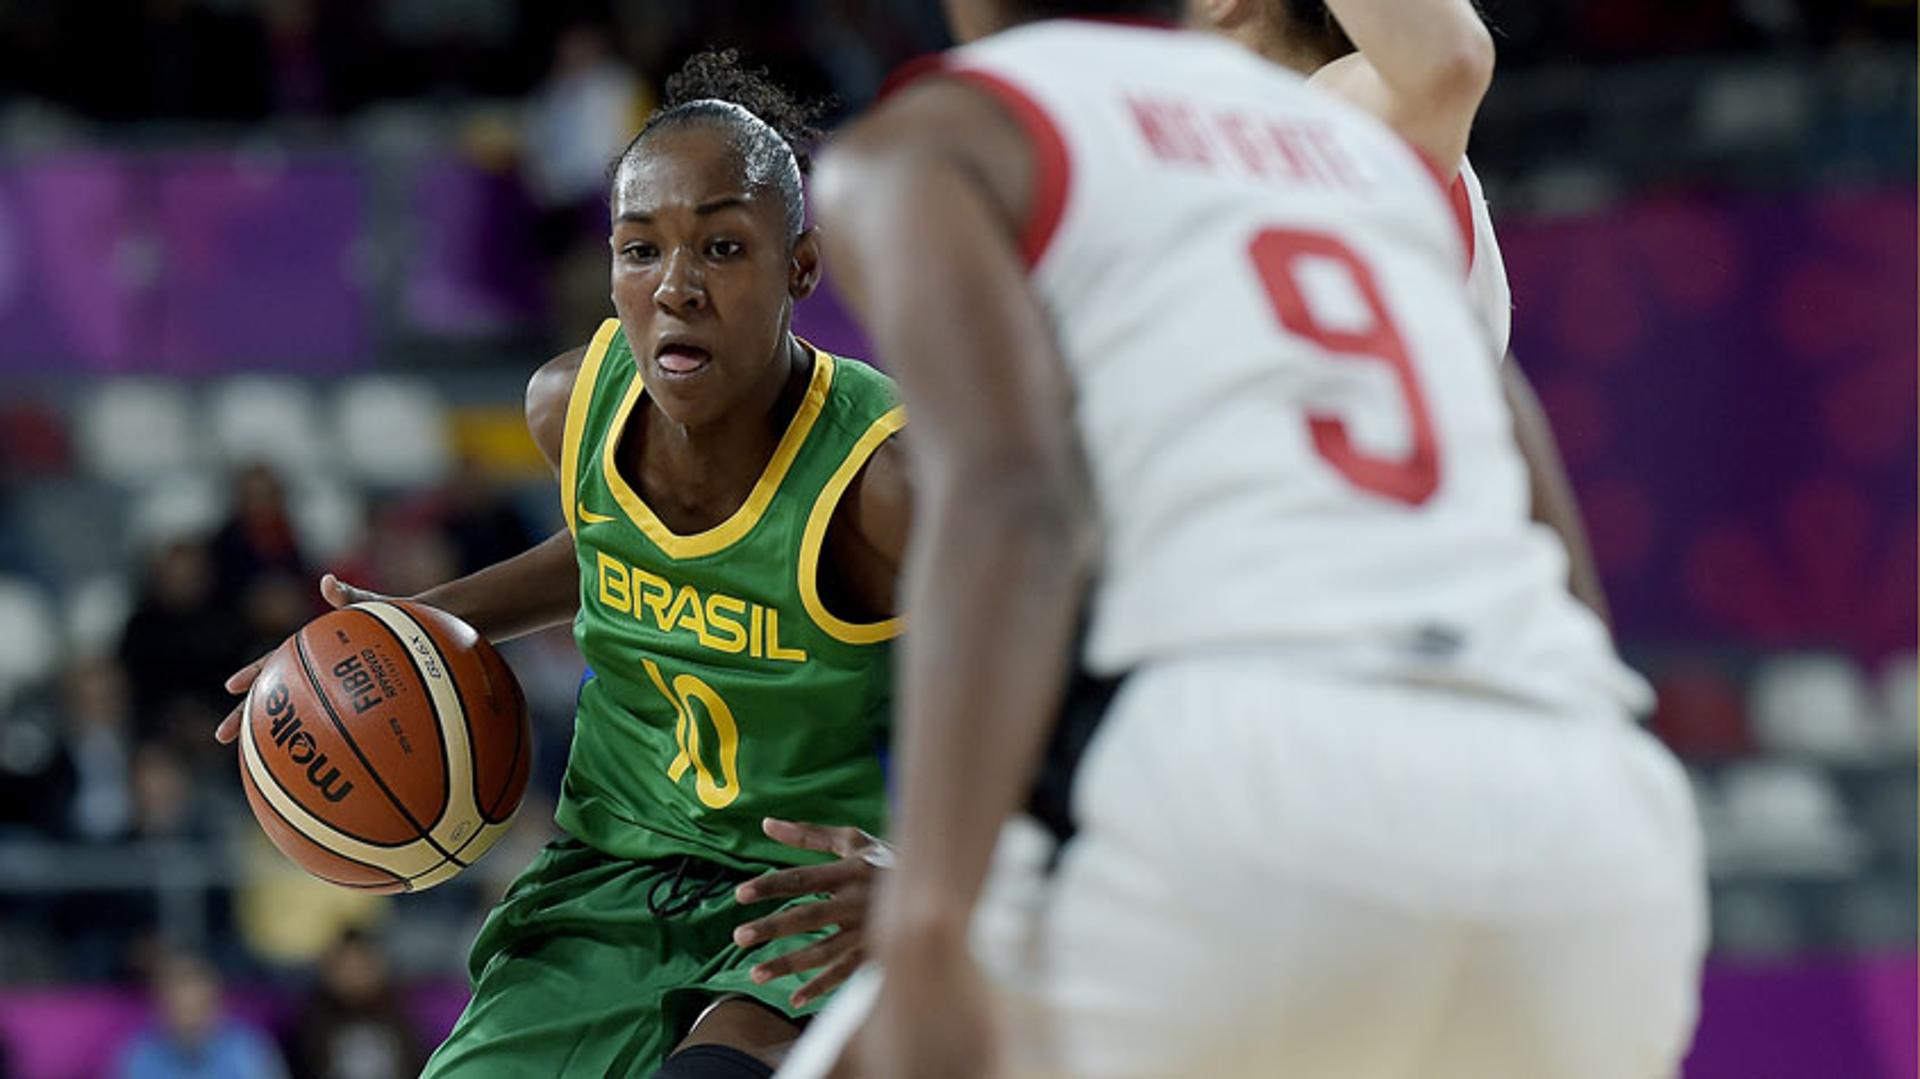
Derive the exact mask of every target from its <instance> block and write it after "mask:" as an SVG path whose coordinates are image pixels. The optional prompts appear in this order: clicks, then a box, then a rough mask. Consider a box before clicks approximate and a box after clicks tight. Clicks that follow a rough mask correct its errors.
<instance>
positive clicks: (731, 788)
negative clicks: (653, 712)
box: [641, 659, 740, 809]
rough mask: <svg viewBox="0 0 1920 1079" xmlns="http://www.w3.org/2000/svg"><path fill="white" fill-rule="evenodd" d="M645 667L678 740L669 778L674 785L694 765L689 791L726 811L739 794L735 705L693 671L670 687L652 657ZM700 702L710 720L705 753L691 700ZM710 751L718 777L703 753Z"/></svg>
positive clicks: (713, 806) (738, 733) (706, 803)
mask: <svg viewBox="0 0 1920 1079" xmlns="http://www.w3.org/2000/svg"><path fill="white" fill-rule="evenodd" d="M641 663H643V664H644V665H645V666H646V668H647V677H649V678H651V679H653V687H654V688H655V689H657V690H659V691H660V695H661V696H663V697H665V698H666V699H667V700H668V701H669V702H671V703H672V704H673V710H674V716H675V718H674V724H673V739H674V741H675V742H676V743H678V744H679V749H680V752H679V753H678V754H677V755H676V756H675V757H674V758H673V762H672V763H671V764H668V765H667V778H668V779H670V780H672V781H674V782H675V783H678V782H680V777H681V776H683V775H686V774H687V769H688V768H689V767H691V768H692V769H693V792H694V793H695V794H697V795H699V796H700V804H701V805H704V806H706V807H707V808H708V809H725V808H726V807H727V806H729V805H732V804H733V800H734V799H735V798H738V797H740V765H739V760H740V725H739V724H737V723H735V722H734V720H733V709H731V708H728V707H727V702H726V701H725V700H724V699H723V698H722V697H721V696H720V694H719V692H718V691H717V690H715V689H714V688H713V687H712V686H710V685H708V684H707V683H705V682H703V681H701V680H700V679H699V678H698V677H696V676H694V675H691V674H682V675H676V676H674V679H673V684H672V686H671V688H669V686H668V684H667V680H666V678H665V676H663V675H662V674H661V673H660V668H659V666H658V665H657V664H655V663H654V662H653V661H652V660H650V659H645V660H641ZM695 701H698V702H700V706H701V707H700V710H701V711H704V712H706V714H707V718H708V719H709V720H711V721H712V724H713V734H714V741H715V743H716V744H715V745H714V746H713V747H712V748H711V749H707V750H705V751H704V752H703V747H702V745H701V743H702V741H703V739H702V737H701V734H700V718H699V716H698V715H696V714H695V712H694V707H693V705H694V702H695ZM708 753H711V754H712V755H713V756H714V757H716V758H718V760H719V762H720V775H719V777H718V778H716V777H715V776H714V774H713V772H712V770H711V769H709V768H708V767H707V759H706V758H707V754H708Z"/></svg>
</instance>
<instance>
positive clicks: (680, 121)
mask: <svg viewBox="0 0 1920 1079" xmlns="http://www.w3.org/2000/svg"><path fill="white" fill-rule="evenodd" d="M823 104H824V103H821V102H806V103H803V102H801V101H800V100H798V99H797V98H795V97H794V96H793V95H792V94H790V93H788V92H787V91H786V89H785V88H783V87H782V86H780V84H778V83H776V82H774V81H773V79H772V78H771V77H770V76H768V74H767V72H766V70H765V69H764V68H749V67H747V66H745V65H744V64H743V63H742V62H741V60H740V52H739V50H737V49H708V50H707V51H705V52H701V53H698V54H696V55H695V56H694V57H693V58H692V59H689V60H688V61H687V62H686V64H685V65H683V66H682V67H681V68H680V70H679V71H677V72H675V73H674V74H673V75H672V76H671V77H670V78H668V79H667V85H666V96H665V99H664V101H663V102H662V104H661V108H660V109H659V111H657V112H655V113H654V114H653V115H652V116H650V117H648V119H647V122H646V124H645V126H643V127H641V129H640V133H639V134H638V135H635V136H634V137H633V141H632V142H630V143H628V144H627V148H626V149H625V150H623V151H621V153H620V156H619V157H618V158H617V159H615V161H614V163H613V165H612V167H611V168H609V169H608V170H607V179H608V183H609V185H611V184H612V183H613V182H614V181H615V180H617V179H618V177H619V175H620V172H621V170H622V169H624V168H625V167H626V165H627V163H628V162H629V161H632V160H634V159H635V158H637V157H639V156H640V155H641V154H643V153H645V152H646V151H645V148H646V144H647V140H648V139H650V138H651V137H652V136H653V135H655V134H656V133H658V132H661V131H669V130H674V129H678V128H687V127H692V126H695V125H697V124H707V125H712V126H714V127H716V128H719V129H720V130H722V131H723V132H724V133H725V134H726V135H727V137H728V139H729V141H731V142H732V143H733V147H734V149H735V150H736V151H737V152H738V153H739V154H740V161H741V168H742V171H743V172H744V173H745V176H746V181H747V186H748V187H750V188H768V189H771V190H773V191H774V192H775V193H777V194H778V196H779V198H780V202H781V206H782V208H783V210H784V212H785V214H786V222H787V234H788V238H789V239H791V238H793V237H797V236H799V235H800V233H801V232H803V231H804V230H805V229H806V222H807V211H806V201H805V199H806V196H805V194H804V192H803V189H802V187H801V177H802V175H804V174H805V173H806V172H807V171H808V169H809V168H810V167H811V166H812V163H813V162H812V156H811V153H810V148H811V147H812V145H813V143H814V142H815V141H817V140H818V139H819V138H820V129H819V128H818V127H817V126H816V124H815V121H816V120H817V119H818V117H819V115H820V113H821V111H822V109H823Z"/></svg>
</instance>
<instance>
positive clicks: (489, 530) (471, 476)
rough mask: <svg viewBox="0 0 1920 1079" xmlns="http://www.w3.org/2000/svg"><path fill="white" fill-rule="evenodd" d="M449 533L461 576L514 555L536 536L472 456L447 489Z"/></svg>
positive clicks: (526, 546) (493, 480) (497, 485)
mask: <svg viewBox="0 0 1920 1079" xmlns="http://www.w3.org/2000/svg"><path fill="white" fill-rule="evenodd" d="M446 533H447V540H448V542H449V543H451V544H452V547H453V555H454V562H455V569H456V572H457V573H459V574H462V575H464V574H468V573H472V572H474V571H475V570H478V569H481V568H484V567H486V566H490V565H492V564H494V563H495V562H500V561H503V560H505V559H508V558H512V557H513V556H514V555H517V554H519V553H521V552H522V551H525V550H526V549H527V548H528V547H530V546H532V545H533V542H534V539H535V538H536V537H535V536H534V535H533V533H532V532H531V531H530V530H529V529H528V528H527V524H526V522H525V521H523V520H521V518H520V514H519V513H518V512H516V511H515V510H514V508H513V503H512V502H511V501H510V500H509V499H508V498H507V495H506V492H505V491H504V490H502V489H501V487H500V484H499V483H498V481H496V480H495V479H494V478H493V477H492V476H490V475H489V474H488V473H487V471H486V469H485V468H483V467H481V465H480V464H479V462H477V461H474V460H472V459H471V458H469V459H466V460H463V461H462V462H461V463H460V470H459V472H458V473H456V474H455V475H454V477H453V482H452V483H451V484H450V485H449V486H448V488H447V506H446Z"/></svg>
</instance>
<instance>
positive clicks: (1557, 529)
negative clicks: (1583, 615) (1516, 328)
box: [1500, 356, 1612, 622]
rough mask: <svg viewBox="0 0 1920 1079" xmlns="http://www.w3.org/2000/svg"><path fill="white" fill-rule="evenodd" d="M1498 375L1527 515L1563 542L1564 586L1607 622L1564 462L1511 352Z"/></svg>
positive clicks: (1604, 597) (1597, 572)
mask: <svg viewBox="0 0 1920 1079" xmlns="http://www.w3.org/2000/svg"><path fill="white" fill-rule="evenodd" d="M1500 381H1501V386H1502V389H1504V390H1505V391H1506V395H1507V409H1508V411H1510V412H1512V413H1513V436H1514V440H1515V441H1517V442H1518V443H1519V444H1520V456H1521V457H1523V458H1525V460H1526V462H1527V486H1528V489H1529V493H1530V494H1531V496H1532V499H1533V519H1534V520H1535V521H1538V522H1539V523H1541V524H1543V525H1546V526H1547V527H1548V528H1551V529H1552V530H1553V532H1554V534H1555V535H1557V536H1559V537H1560V543H1561V545H1562V546H1564V547H1566V549H1567V588H1568V589H1569V590H1570V591H1571V592H1572V593H1573V596H1574V598H1575V599H1577V600H1579V601H1580V602H1582V603H1584V604H1586V605H1587V606H1588V607H1590V608H1592V609H1593V613H1594V614H1597V615H1599V616H1600V620H1601V621H1602V622H1611V620H1612V618H1611V615H1610V613H1609V612H1608V610H1607V594H1606V592H1605V590H1604V589H1602V588H1601V586H1600V567H1599V566H1598V565H1597V564H1596V563H1595V562H1594V560H1593V545H1592V544H1591V543H1589V542H1588V541H1587V526H1586V523H1585V522H1584V521H1582V520H1581V518H1580V503H1579V501H1578V500H1577V499H1575V498H1574V495H1573V483H1572V482H1571V481H1570V480H1568V479H1567V466H1566V464H1565V462H1563V461H1562V460H1561V459H1560V446H1559V443H1557V442H1555V441H1554V438H1553V428H1552V426H1551V425H1549V424H1548V422H1547V413H1546V410H1544V409H1542V408H1541V407H1540V399H1539V398H1538V397H1536V396H1534V392H1533V386H1532V385H1530V384H1529V383H1528V382H1527V376H1526V375H1524V374H1522V373H1521V371H1520V365H1519V363H1517V362H1515V360H1514V359H1513V357H1512V356H1508V357H1507V362H1505V363H1503V364H1501V365H1500Z"/></svg>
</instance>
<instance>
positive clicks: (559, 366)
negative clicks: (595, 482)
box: [527, 345, 587, 473]
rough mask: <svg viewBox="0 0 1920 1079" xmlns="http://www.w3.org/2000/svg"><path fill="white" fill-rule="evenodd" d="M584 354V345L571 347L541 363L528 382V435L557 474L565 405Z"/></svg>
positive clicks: (565, 429) (562, 440)
mask: <svg viewBox="0 0 1920 1079" xmlns="http://www.w3.org/2000/svg"><path fill="white" fill-rule="evenodd" d="M586 355H587V346H585V345H581V346H580V347H579V348H570V349H568V350H567V351H565V352H562V353H561V354H560V355H558V356H555V357H554V358H553V359H551V360H548V361H547V362H546V363H543V364H541V365H540V367H539V369H538V370H536V371H535V372H534V373H533V377H532V378H530V379H528V380H527V433H529V434H531V435H532V436H533V441H534V444H535V445H537V446H539V447H540V453H541V455H542V456H544V457H545V458H546V459H547V464H549V465H551V466H552V467H553V470H554V471H555V472H556V473H557V472H559V471H560V456H561V445H562V443H563V442H564V441H565V440H566V431H567V402H568V401H569V400H571V399H572V397H573V380H574V378H575V377H576V376H577V375H579V373H580V362H581V361H582V360H583V359H585V358H586Z"/></svg>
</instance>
